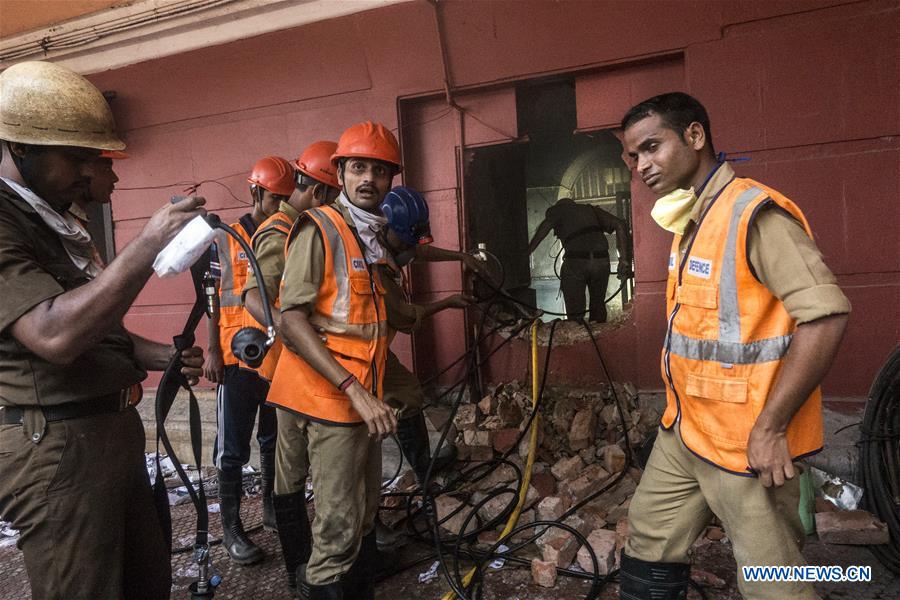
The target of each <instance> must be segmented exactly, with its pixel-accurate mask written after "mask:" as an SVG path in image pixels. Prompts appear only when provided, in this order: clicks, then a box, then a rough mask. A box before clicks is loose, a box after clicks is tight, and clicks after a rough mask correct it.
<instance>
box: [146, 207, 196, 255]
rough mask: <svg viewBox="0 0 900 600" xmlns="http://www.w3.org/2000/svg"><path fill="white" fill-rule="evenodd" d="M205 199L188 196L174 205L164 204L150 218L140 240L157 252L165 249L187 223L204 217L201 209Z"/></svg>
mask: <svg viewBox="0 0 900 600" xmlns="http://www.w3.org/2000/svg"><path fill="white" fill-rule="evenodd" d="M204 204H206V199H205V198H202V197H200V196H190V197H188V198H185V199H184V200H182V201H181V202H176V203H175V204H171V203H169V204H166V205H165V206H163V207H162V208H160V209H159V210H157V211H156V212H155V213H153V216H151V217H150V220H149V221H147V224H146V225H144V228H143V229H142V230H141V233H140V237H141V238H142V240H143V241H144V242H145V243H147V244H149V245H150V246H151V247H153V248H155V249H156V250H157V251H159V250H162V249H163V248H165V246H166V244H168V243H169V242H170V241H172V238H174V237H175V236H176V235H177V234H178V232H179V231H181V229H182V228H183V227H184V226H185V225H186V224H187V222H188V221H190V220H191V219H193V218H194V217H197V216H205V215H206V210H204V209H203V208H201V207H202V206H203V205H204Z"/></svg>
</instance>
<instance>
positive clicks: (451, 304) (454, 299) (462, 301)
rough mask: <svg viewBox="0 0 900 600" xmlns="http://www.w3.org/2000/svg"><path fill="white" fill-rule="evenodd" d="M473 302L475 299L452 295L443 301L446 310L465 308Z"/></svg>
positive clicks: (462, 295) (463, 295)
mask: <svg viewBox="0 0 900 600" xmlns="http://www.w3.org/2000/svg"><path fill="white" fill-rule="evenodd" d="M474 302H475V297H474V296H470V295H468V294H453V295H452V296H448V297H447V299H446V300H444V303H445V304H446V305H447V308H465V307H467V306H469V305H470V304H472V303H474Z"/></svg>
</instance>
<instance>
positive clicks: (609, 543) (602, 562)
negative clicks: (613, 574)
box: [578, 529, 616, 575]
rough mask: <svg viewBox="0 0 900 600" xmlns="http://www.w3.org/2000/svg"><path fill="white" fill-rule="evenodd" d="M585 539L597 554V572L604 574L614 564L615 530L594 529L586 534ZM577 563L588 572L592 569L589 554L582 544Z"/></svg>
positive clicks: (592, 565)
mask: <svg viewBox="0 0 900 600" xmlns="http://www.w3.org/2000/svg"><path fill="white" fill-rule="evenodd" d="M587 541H588V544H590V546H591V548H593V550H594V554H596V555H597V565H598V567H599V570H598V571H597V573H598V574H600V575H606V574H607V573H609V572H610V571H611V570H612V569H613V567H614V566H615V564H616V532H615V531H610V530H609V529H595V530H594V531H592V532H591V534H590V535H589V536H588V538H587ZM578 565H579V566H580V567H581V568H582V569H584V570H585V571H587V572H588V573H592V572H593V571H594V564H593V562H592V561H591V555H590V553H589V552H588V550H587V548H586V547H584V546H582V547H581V549H580V550H578Z"/></svg>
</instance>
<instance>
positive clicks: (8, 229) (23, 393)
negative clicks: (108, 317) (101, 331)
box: [0, 182, 147, 406]
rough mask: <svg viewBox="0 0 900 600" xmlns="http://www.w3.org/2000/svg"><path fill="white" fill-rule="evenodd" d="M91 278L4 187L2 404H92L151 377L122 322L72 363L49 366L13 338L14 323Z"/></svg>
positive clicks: (0, 197) (0, 234) (0, 230)
mask: <svg viewBox="0 0 900 600" xmlns="http://www.w3.org/2000/svg"><path fill="white" fill-rule="evenodd" d="M88 281H89V278H88V277H87V275H85V273H84V272H83V271H81V270H80V269H79V268H78V267H76V266H75V265H74V264H73V263H72V260H71V259H70V258H69V256H68V254H66V251H65V249H63V246H62V243H61V242H60V240H59V237H58V236H57V234H56V233H55V232H53V231H52V230H51V229H50V228H49V227H47V226H46V225H45V224H44V222H43V221H42V220H41V218H40V217H39V216H38V215H37V213H35V212H34V209H32V208H31V206H30V205H29V204H28V203H27V202H25V201H24V200H22V199H21V198H20V197H19V195H18V194H16V193H15V192H14V191H13V190H12V189H11V188H10V187H9V186H7V185H6V184H5V183H3V182H0V404H2V405H17V406H38V405H41V406H49V405H54V404H62V403H66V402H78V401H85V400H90V399H93V398H96V397H98V396H103V395H106V394H111V393H114V392H116V391H118V390H121V389H123V388H126V387H128V386H131V385H133V384H135V383H138V382H140V381H142V380H143V379H144V378H145V377H146V375H147V373H146V372H145V371H144V370H143V369H142V368H141V367H140V365H139V364H138V363H137V361H136V359H135V357H134V345H133V344H132V341H131V337H130V336H129V335H128V333H127V332H126V331H125V328H124V327H123V326H122V325H121V323H119V324H117V325H116V327H115V328H113V329H112V331H111V332H110V333H108V334H107V335H106V337H104V338H103V339H102V340H100V341H99V342H98V343H97V344H95V345H94V346H92V347H91V348H90V349H88V350H87V351H86V352H84V353H83V354H82V355H81V356H79V357H78V358H76V359H75V360H74V361H73V362H72V363H71V364H68V365H57V364H52V363H50V362H47V361H46V360H44V359H43V358H41V357H39V356H37V355H36V354H34V353H33V352H31V351H30V350H29V349H28V348H26V347H25V346H23V345H22V344H21V343H20V342H19V341H18V340H17V339H16V338H15V337H13V335H12V334H11V333H10V325H12V324H13V323H15V322H16V321H17V320H18V319H19V317H21V316H22V315H24V314H25V313H27V312H28V311H30V310H31V309H32V308H34V307H35V306H37V305H38V304H40V303H41V302H43V301H45V300H48V299H50V298H54V297H56V296H58V295H60V294H62V293H64V292H66V291H68V290H72V289H74V288H76V287H78V286H81V285H83V284H85V283H87V282H88Z"/></svg>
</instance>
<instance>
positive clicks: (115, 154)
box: [100, 150, 131, 160]
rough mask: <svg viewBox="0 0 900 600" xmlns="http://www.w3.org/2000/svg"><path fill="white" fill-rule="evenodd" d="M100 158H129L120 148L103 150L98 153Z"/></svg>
mask: <svg viewBox="0 0 900 600" xmlns="http://www.w3.org/2000/svg"><path fill="white" fill-rule="evenodd" d="M100 158H111V159H113V160H118V159H120V158H131V157H130V156H128V155H127V154H126V153H124V152H122V151H121V150H104V151H103V152H101V153H100Z"/></svg>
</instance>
